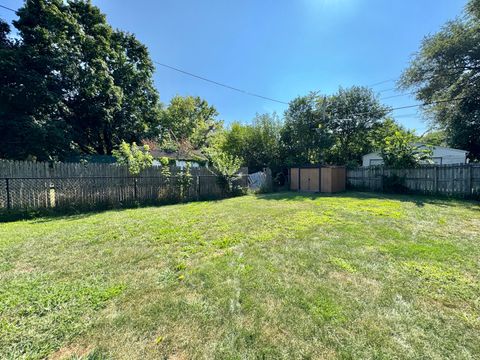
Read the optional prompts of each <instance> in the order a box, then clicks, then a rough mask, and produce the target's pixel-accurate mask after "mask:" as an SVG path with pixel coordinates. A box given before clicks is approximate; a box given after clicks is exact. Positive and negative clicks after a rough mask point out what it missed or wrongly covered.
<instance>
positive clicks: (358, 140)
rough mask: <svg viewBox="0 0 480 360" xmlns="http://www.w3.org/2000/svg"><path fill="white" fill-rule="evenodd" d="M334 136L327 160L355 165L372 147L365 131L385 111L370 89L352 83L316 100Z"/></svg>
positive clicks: (371, 128)
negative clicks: (323, 108) (323, 107)
mask: <svg viewBox="0 0 480 360" xmlns="http://www.w3.org/2000/svg"><path fill="white" fill-rule="evenodd" d="M319 101H320V107H322V106H325V110H324V111H325V118H326V119H328V127H329V129H330V130H331V132H332V134H333V137H334V144H333V146H332V147H331V149H330V150H329V152H328V153H329V156H328V160H329V162H331V163H335V164H359V163H360V161H361V158H362V155H365V154H366V153H368V152H369V151H371V150H372V144H371V141H370V139H369V134H370V133H371V132H372V131H373V130H375V129H376V127H378V126H379V125H380V124H381V123H382V120H383V119H384V117H385V116H386V115H387V114H388V112H389V109H388V107H386V106H384V105H382V104H381V103H380V101H379V100H378V99H377V98H376V96H375V95H374V93H373V92H372V90H370V89H369V88H366V87H359V86H353V87H351V88H348V89H343V88H340V89H339V90H338V92H337V93H335V94H333V95H331V96H329V97H327V98H324V99H319Z"/></svg>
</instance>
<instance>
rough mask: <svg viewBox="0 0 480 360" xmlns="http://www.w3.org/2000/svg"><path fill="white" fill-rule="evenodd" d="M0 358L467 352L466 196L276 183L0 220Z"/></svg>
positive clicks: (475, 236)
mask: <svg viewBox="0 0 480 360" xmlns="http://www.w3.org/2000/svg"><path fill="white" fill-rule="evenodd" d="M0 256H1V260H0V261H1V262H0V358H2V359H3V358H7V359H8V358H34V359H37V358H38V359H39V358H45V357H48V356H50V357H51V358H54V359H58V358H72V359H78V358H85V359H162V358H165V359H202V358H203V359H215V358H216V359H254V358H261V359H262V358H263V359H281V358H284V359H308V358H312V359H318V358H326V359H328V358H352V359H369V358H385V359H392V358H409V359H410V358H422V359H425V358H431V359H434V358H435V359H438V358H458V359H473V358H477V359H478V356H479V354H480V282H479V279H480V206H479V205H478V203H473V202H461V201H449V200H435V199H432V198H427V197H410V196H384V195H380V194H366V193H355V192H348V193H344V194H341V195H338V196H320V195H318V196H313V195H303V196H302V195H298V194H295V193H280V194H271V195H264V196H258V197H255V196H244V197H239V198H234V199H228V200H222V201H216V202H198V203H190V204H181V205H172V206H163V207H149V208H142V209H130V210H118V211H107V212H102V213H94V214H85V215H80V216H68V217H67V216H66V217H57V218H53V217H52V218H42V219H37V220H28V221H16V222H9V223H3V224H0Z"/></svg>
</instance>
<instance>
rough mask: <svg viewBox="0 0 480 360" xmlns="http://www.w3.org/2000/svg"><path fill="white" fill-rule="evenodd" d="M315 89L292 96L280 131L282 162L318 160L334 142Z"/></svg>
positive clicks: (318, 161)
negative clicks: (298, 95)
mask: <svg viewBox="0 0 480 360" xmlns="http://www.w3.org/2000/svg"><path fill="white" fill-rule="evenodd" d="M318 100H319V97H318V95H317V94H316V93H311V94H309V95H307V96H301V97H298V98H296V99H294V100H292V101H291V102H290V104H289V106H288V109H287V110H286V111H285V123H284V126H283V129H282V131H281V145H282V157H283V159H285V165H287V166H290V165H299V164H309V163H321V162H325V160H326V152H327V149H329V148H330V147H331V146H332V144H333V143H334V138H333V135H332V133H331V130H330V128H329V126H328V119H327V118H326V117H325V112H324V108H323V106H321V105H322V104H319V101H318Z"/></svg>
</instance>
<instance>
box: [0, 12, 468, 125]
mask: <svg viewBox="0 0 480 360" xmlns="http://www.w3.org/2000/svg"><path fill="white" fill-rule="evenodd" d="M0 8H3V9H6V10H9V11H12V12H14V13H16V10H14V9H12V8H9V7H7V6H4V5H1V4H0ZM153 63H155V64H157V65H160V66H163V67H165V68H168V69H170V70H174V71H177V72H179V73H182V74H184V75H188V76H191V77H194V78H197V79H199V80H203V81H206V82H209V83H211V84H214V85H217V86H221V87H224V88H226V89H229V90H232V91H237V92H239V93H242V94H244V95H248V96H253V97H257V98H260V99H264V100H268V101H273V102H276V103H279V104H284V105H288V104H289V103H288V102H286V101H281V100H277V99H273V98H271V97H268V96H263V95H260V94H256V93H253V92H250V91H247V90H243V89H240V88H236V87H233V86H230V85H227V84H224V83H221V82H218V81H215V80H211V79H208V78H206V77H203V76H200V75H196V74H193V73H191V72H188V71H185V70H182V69H179V68H176V67H174V66H171V65H167V64H164V63H161V62H158V61H153ZM394 81H396V79H388V80H383V81H380V82H377V83H375V84H371V85H369V87H373V86H377V85H381V84H385V83H389V82H394ZM392 90H397V89H396V88H391V89H385V90H380V91H378V93H383V92H387V91H392ZM412 94H414V92H412V93H406V94H400V95H392V96H387V97H384V98H381V99H380V100H386V99H391V98H395V97H400V96H406V95H412ZM464 99H466V98H465V97H463V98H455V99H450V100H438V101H433V102H430V103H424V104H415V105H407V106H401V107H397V108H392V109H390V111H389V112H388V113H391V112H393V111H396V110H403V109H411V108H416V107H421V106H428V105H435V104H440V103H447V102H453V101H459V100H464ZM368 114H369V113H368V112H364V113H356V114H351V116H358V115H368Z"/></svg>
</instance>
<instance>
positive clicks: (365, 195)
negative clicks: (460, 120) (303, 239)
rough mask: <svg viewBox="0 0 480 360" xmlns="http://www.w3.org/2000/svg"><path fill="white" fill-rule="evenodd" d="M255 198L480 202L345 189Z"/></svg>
mask: <svg viewBox="0 0 480 360" xmlns="http://www.w3.org/2000/svg"><path fill="white" fill-rule="evenodd" d="M256 196H257V198H259V199H263V200H277V201H306V200H316V199H322V198H343V199H355V200H372V199H385V200H395V201H401V202H408V203H414V204H415V205H416V206H418V207H423V206H425V204H435V205H438V206H458V205H461V206H465V207H467V208H469V209H472V210H477V211H480V202H479V201H478V200H465V199H458V198H452V197H445V196H431V195H419V194H389V193H375V192H363V191H352V190H349V191H345V192H341V193H336V194H325V193H309V192H295V191H287V192H279V193H270V194H259V195H256Z"/></svg>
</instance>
